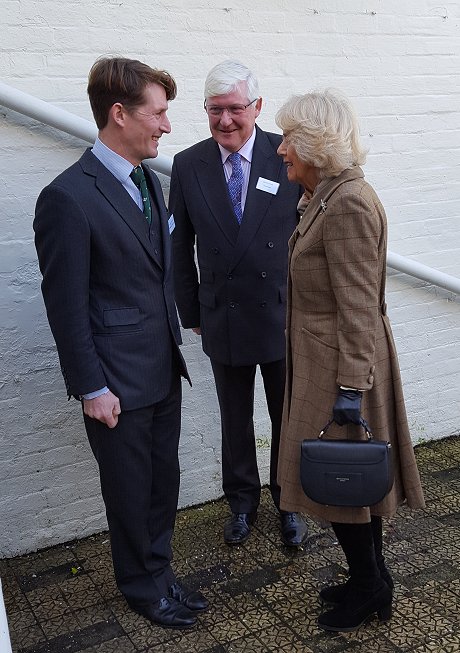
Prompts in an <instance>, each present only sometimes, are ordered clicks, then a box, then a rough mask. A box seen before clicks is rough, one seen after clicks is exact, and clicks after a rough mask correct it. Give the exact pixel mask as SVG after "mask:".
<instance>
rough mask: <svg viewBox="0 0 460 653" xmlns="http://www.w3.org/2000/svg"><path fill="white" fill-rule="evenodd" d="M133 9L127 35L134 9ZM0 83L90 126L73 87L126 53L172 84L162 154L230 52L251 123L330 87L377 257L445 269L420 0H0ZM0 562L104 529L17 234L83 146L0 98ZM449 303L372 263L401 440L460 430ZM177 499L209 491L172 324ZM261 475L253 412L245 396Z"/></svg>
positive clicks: (193, 359) (197, 110) (444, 214)
mask: <svg viewBox="0 0 460 653" xmlns="http://www.w3.org/2000/svg"><path fill="white" fill-rule="evenodd" d="M141 12H142V15H143V17H144V19H143V20H142V24H143V25H144V26H145V27H143V28H142V29H141V27H140V25H141V19H140V15H141ZM0 13H1V16H2V30H1V38H0V78H1V80H2V81H3V82H5V83H7V84H10V85H11V86H13V87H15V88H17V89H20V90H23V91H26V92H28V93H31V94H33V95H36V96H37V97H39V98H41V99H44V100H48V101H49V102H52V103H53V104H56V105H58V106H62V107H65V108H66V109H68V110H69V111H72V112H74V113H75V114H77V115H79V116H82V117H84V118H91V113H90V109H89V104H88V102H87V99H86V79H87V73H88V70H89V68H90V66H91V64H92V63H93V61H94V60H95V59H96V58H97V57H98V56H100V55H103V54H119V55H123V56H130V57H137V58H140V59H142V60H144V61H146V62H147V63H149V64H151V65H154V66H159V67H164V68H166V69H167V70H169V71H170V72H171V73H172V74H173V75H174V76H175V77H176V79H177V82H178V86H179V96H178V98H177V99H176V100H175V101H174V102H173V103H172V104H171V108H170V118H171V121H172V125H173V131H172V133H171V135H169V136H166V137H164V138H163V139H162V142H161V151H162V152H163V153H164V154H168V155H171V156H172V155H173V154H174V153H175V152H177V151H179V150H181V149H183V148H185V147H187V146H189V145H191V144H192V143H194V142H195V141H197V140H199V139H202V138H205V137H207V136H208V128H207V123H206V116H205V114H204V112H203V109H202V88H203V81H204V78H205V75H206V73H207V71H208V70H209V68H210V67H211V66H212V65H214V64H215V63H217V62H218V61H221V60H223V59H224V58H228V57H230V56H235V55H237V56H238V57H239V58H240V59H241V60H242V61H243V62H245V63H247V64H248V65H249V66H252V67H253V68H254V70H255V72H256V73H257V74H258V76H259V78H260V85H261V93H262V95H263V97H264V109H263V113H262V115H261V116H260V119H259V124H260V125H261V126H262V127H264V128H268V129H273V130H276V127H275V125H274V120H273V118H274V114H275V112H276V110H277V108H278V107H279V106H280V105H281V103H282V102H283V101H284V100H285V99H286V98H287V97H288V95H290V94H291V93H293V92H302V91H306V90H309V89H311V88H316V87H324V86H336V87H338V88H341V89H342V90H344V91H345V92H346V93H348V94H349V95H350V96H351V97H352V98H353V100H354V102H355V104H356V106H357V108H358V111H359V114H360V116H361V124H362V131H363V136H364V140H365V142H366V145H367V146H368V147H369V149H370V154H369V158H368V163H367V165H366V168H365V169H366V173H367V177H368V179H369V180H370V181H371V182H372V183H373V184H374V185H375V187H376V189H377V191H378V192H379V194H380V197H381V199H382V201H383V203H384V205H385V207H386V210H387V214H388V218H389V233H390V249H392V250H393V251H395V252H397V253H399V254H402V255H406V256H409V257H413V258H414V259H416V260H418V261H420V262H422V263H425V264H427V265H430V266H432V267H435V268H438V269H440V270H443V271H445V272H447V273H449V274H452V275H455V276H457V277H460V232H459V226H458V224H459V220H458V218H459V213H460V201H459V195H460V193H459V191H460V182H459V176H458V165H459V154H460V128H459V124H460V115H459V114H460V88H459V77H458V71H459V69H460V57H459V55H460V45H459V43H460V42H459V21H460V7H459V4H458V2H453V1H451V2H444V3H442V4H439V3H438V2H437V1H435V0H405V2H401V0H398V1H397V2H396V0H386V1H385V2H383V0H367V1H366V2H364V1H363V0H349V1H348V2H343V0H327V1H326V0H312V2H311V3H309V4H308V6H307V3H305V2H304V0H289V1H287V0H278V1H276V0H252V1H251V2H247V0H227V1H226V2H225V3H220V4H218V3H215V2H212V1H211V0H175V1H167V0H165V1H162V2H149V3H146V2H144V1H141V0H131V1H130V2H125V3H122V2H119V1H118V0H101V1H100V2H98V3H94V2H90V1H89V0H75V1H74V2H71V1H69V0H62V1H61V2H60V3H58V4H56V2H55V1H54V0H35V1H34V0H0ZM0 118H1V119H0V204H1V224H2V228H1V231H0V352H1V354H0V356H1V358H0V361H1V367H0V524H1V528H0V557H1V556H10V555H14V554H17V553H19V552H23V551H28V550H33V549H36V548H40V547H43V546H46V545H49V544H53V543H57V542H60V541H65V540H69V539H72V538H75V537H80V536H83V535H86V534H89V533H91V532H94V531H96V530H99V529H101V528H103V527H104V525H105V518H104V515H103V507H102V502H101V499H100V496H99V487H98V475H97V470H96V465H95V463H94V461H93V459H92V456H91V453H90V450H89V446H88V444H87V441H86V437H85V435H84V430H83V426H82V420H81V417H80V414H79V412H80V408H79V406H78V405H77V403H76V402H67V401H66V398H65V391H64V386H63V383H62V380H61V377H60V372H59V370H58V364H57V357H56V353H55V350H54V347H53V344H52V339H51V335H50V332H49V329H48V326H47V323H46V319H45V316H44V311H43V304H42V300H41V295H40V290H39V275H38V269H37V264H36V258H35V251H34V247H33V241H32V227H31V224H32V216H33V211H34V204H35V200H36V197H37V195H38V193H39V191H40V189H41V188H42V187H43V186H44V185H45V184H46V183H48V182H49V181H50V180H51V179H52V178H53V177H54V176H55V175H56V174H58V173H59V172H60V171H61V170H62V169H63V168H65V167H67V166H68V165H70V164H71V163H72V162H73V161H75V160H76V159H77V158H78V157H79V156H80V153H81V151H82V149H83V147H84V144H83V143H82V142H81V141H79V140H78V139H74V138H71V137H69V136H65V135H63V134H61V133H59V132H57V131H56V130H53V129H51V128H48V127H44V126H42V125H40V124H38V123H36V122H34V121H32V120H29V119H27V118H24V117H22V116H20V115H19V114H17V113H15V112H13V111H10V110H7V109H4V108H3V107H1V106H0ZM459 302H460V300H459V298H458V297H456V296H454V295H453V294H451V293H448V292H445V291H442V290H440V289H438V288H435V287H432V286H429V284H426V283H422V282H419V281H417V280H415V279H412V278H410V277H407V276H405V275H402V274H396V273H394V271H391V270H390V271H389V278H388V305H389V313H390V317H391V318H392V321H393V326H394V332H395V338H396V342H397V346H398V349H399V352H400V362H401V367H402V374H403V379H404V383H405V392H406V397H407V407H408V412H409V417H410V422H411V425H412V433H413V439H414V442H418V441H420V440H423V439H434V438H440V437H443V436H447V435H450V434H452V433H458V432H459V431H460V414H459V406H460V403H459V400H458V396H459V390H460V354H459V341H460V305H459ZM183 351H184V355H185V357H186V359H187V361H188V363H189V366H190V371H191V373H192V376H193V380H194V386H193V389H192V390H189V389H188V387H187V386H185V385H184V393H185V396H184V411H183V435H182V441H181V449H180V455H181V465H182V469H183V475H182V489H181V505H188V504H193V503H199V502H202V501H205V500H207V499H210V498H213V497H217V496H219V495H220V492H221V491H220V443H219V440H220V439H219V418H218V409H217V402H216V398H215V392H214V387H213V383H212V380H211V373H210V367H209V362H208V360H207V359H206V358H205V357H204V356H203V354H202V352H201V348H200V344H199V339H198V338H197V337H195V336H194V335H193V334H190V333H185V334H184V348H183ZM257 403H258V409H257V434H258V437H259V439H260V442H259V445H260V448H259V451H260V455H261V462H262V468H263V478H264V480H266V478H267V474H266V471H267V461H268V457H267V453H268V449H267V439H268V437H269V425H268V419H267V415H266V411H265V407H264V404H263V399H262V396H261V393H260V387H259V393H258V397H257Z"/></svg>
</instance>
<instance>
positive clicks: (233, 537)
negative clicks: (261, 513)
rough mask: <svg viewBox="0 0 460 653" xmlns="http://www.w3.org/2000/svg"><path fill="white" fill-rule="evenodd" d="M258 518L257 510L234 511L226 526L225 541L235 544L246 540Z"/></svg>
mask: <svg viewBox="0 0 460 653" xmlns="http://www.w3.org/2000/svg"><path fill="white" fill-rule="evenodd" d="M256 519H257V513H255V512H234V513H233V515H232V516H231V517H230V519H229V520H228V521H227V523H226V524H225V526H224V540H225V543H226V544H231V545H233V544H243V542H246V540H247V539H248V537H249V535H250V533H251V526H252V524H254V523H255V521H256Z"/></svg>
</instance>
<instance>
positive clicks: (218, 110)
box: [204, 97, 259, 118]
mask: <svg viewBox="0 0 460 653" xmlns="http://www.w3.org/2000/svg"><path fill="white" fill-rule="evenodd" d="M258 99H259V98H258V97H256V98H255V99H254V100H252V102H249V103H248V104H232V105H231V106H230V107H218V106H216V105H211V106H210V107H208V106H207V105H206V100H205V101H204V110H205V111H206V113H207V114H209V115H210V116H213V117H214V118H220V117H221V115H222V114H223V113H224V111H227V113H229V114H230V115H231V116H241V114H243V113H244V112H245V111H246V109H247V108H248V107H250V106H251V104H254V102H257V100H258Z"/></svg>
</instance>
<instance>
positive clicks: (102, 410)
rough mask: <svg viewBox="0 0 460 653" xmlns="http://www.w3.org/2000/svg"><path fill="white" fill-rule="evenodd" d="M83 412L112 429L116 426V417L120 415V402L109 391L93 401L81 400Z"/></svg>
mask: <svg viewBox="0 0 460 653" xmlns="http://www.w3.org/2000/svg"><path fill="white" fill-rule="evenodd" d="M83 412H84V413H85V415H88V417H91V418H92V419H97V420H99V421H100V422H102V423H103V424H106V425H107V426H108V427H109V429H113V428H115V426H116V425H117V424H118V415H119V414H120V413H121V409H120V400H119V399H118V397H116V396H115V395H114V394H113V393H112V392H110V390H109V391H108V392H106V393H105V394H103V395H100V396H99V397H95V398H94V399H83Z"/></svg>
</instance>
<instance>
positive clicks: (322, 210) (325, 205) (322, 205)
mask: <svg viewBox="0 0 460 653" xmlns="http://www.w3.org/2000/svg"><path fill="white" fill-rule="evenodd" d="M320 205H321V213H325V212H326V209H327V204H326V202H325V201H324V200H321V201H320Z"/></svg>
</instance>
